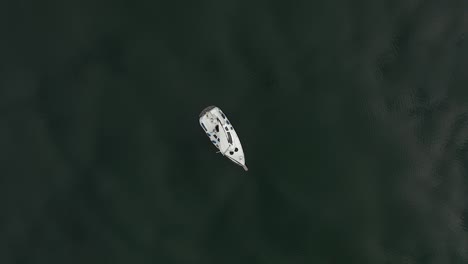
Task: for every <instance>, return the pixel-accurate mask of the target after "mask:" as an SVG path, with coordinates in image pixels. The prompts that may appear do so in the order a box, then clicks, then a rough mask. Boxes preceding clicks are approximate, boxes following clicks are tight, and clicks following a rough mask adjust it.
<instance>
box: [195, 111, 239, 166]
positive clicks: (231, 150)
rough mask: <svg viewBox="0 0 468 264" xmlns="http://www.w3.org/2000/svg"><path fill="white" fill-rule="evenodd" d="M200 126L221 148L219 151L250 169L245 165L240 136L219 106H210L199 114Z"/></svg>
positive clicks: (217, 146)
mask: <svg viewBox="0 0 468 264" xmlns="http://www.w3.org/2000/svg"><path fill="white" fill-rule="evenodd" d="M199 121H200V126H201V127H202V128H203V130H204V131H205V133H206V135H207V136H208V137H209V138H210V140H211V142H212V143H213V144H214V145H215V147H216V148H218V149H219V151H218V153H221V154H222V155H223V156H225V157H227V158H228V159H230V160H231V161H232V162H234V163H236V164H237V165H239V166H241V167H242V168H244V170H245V171H247V170H248V168H247V166H246V165H245V155H244V150H243V149H242V145H241V142H240V140H239V137H238V135H237V133H236V131H235V130H234V128H233V126H232V124H231V122H229V120H228V119H227V117H226V115H225V114H224V113H223V112H222V111H221V109H219V108H218V107H216V106H214V105H212V106H208V107H206V108H205V109H203V111H201V113H200V115H199Z"/></svg>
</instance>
